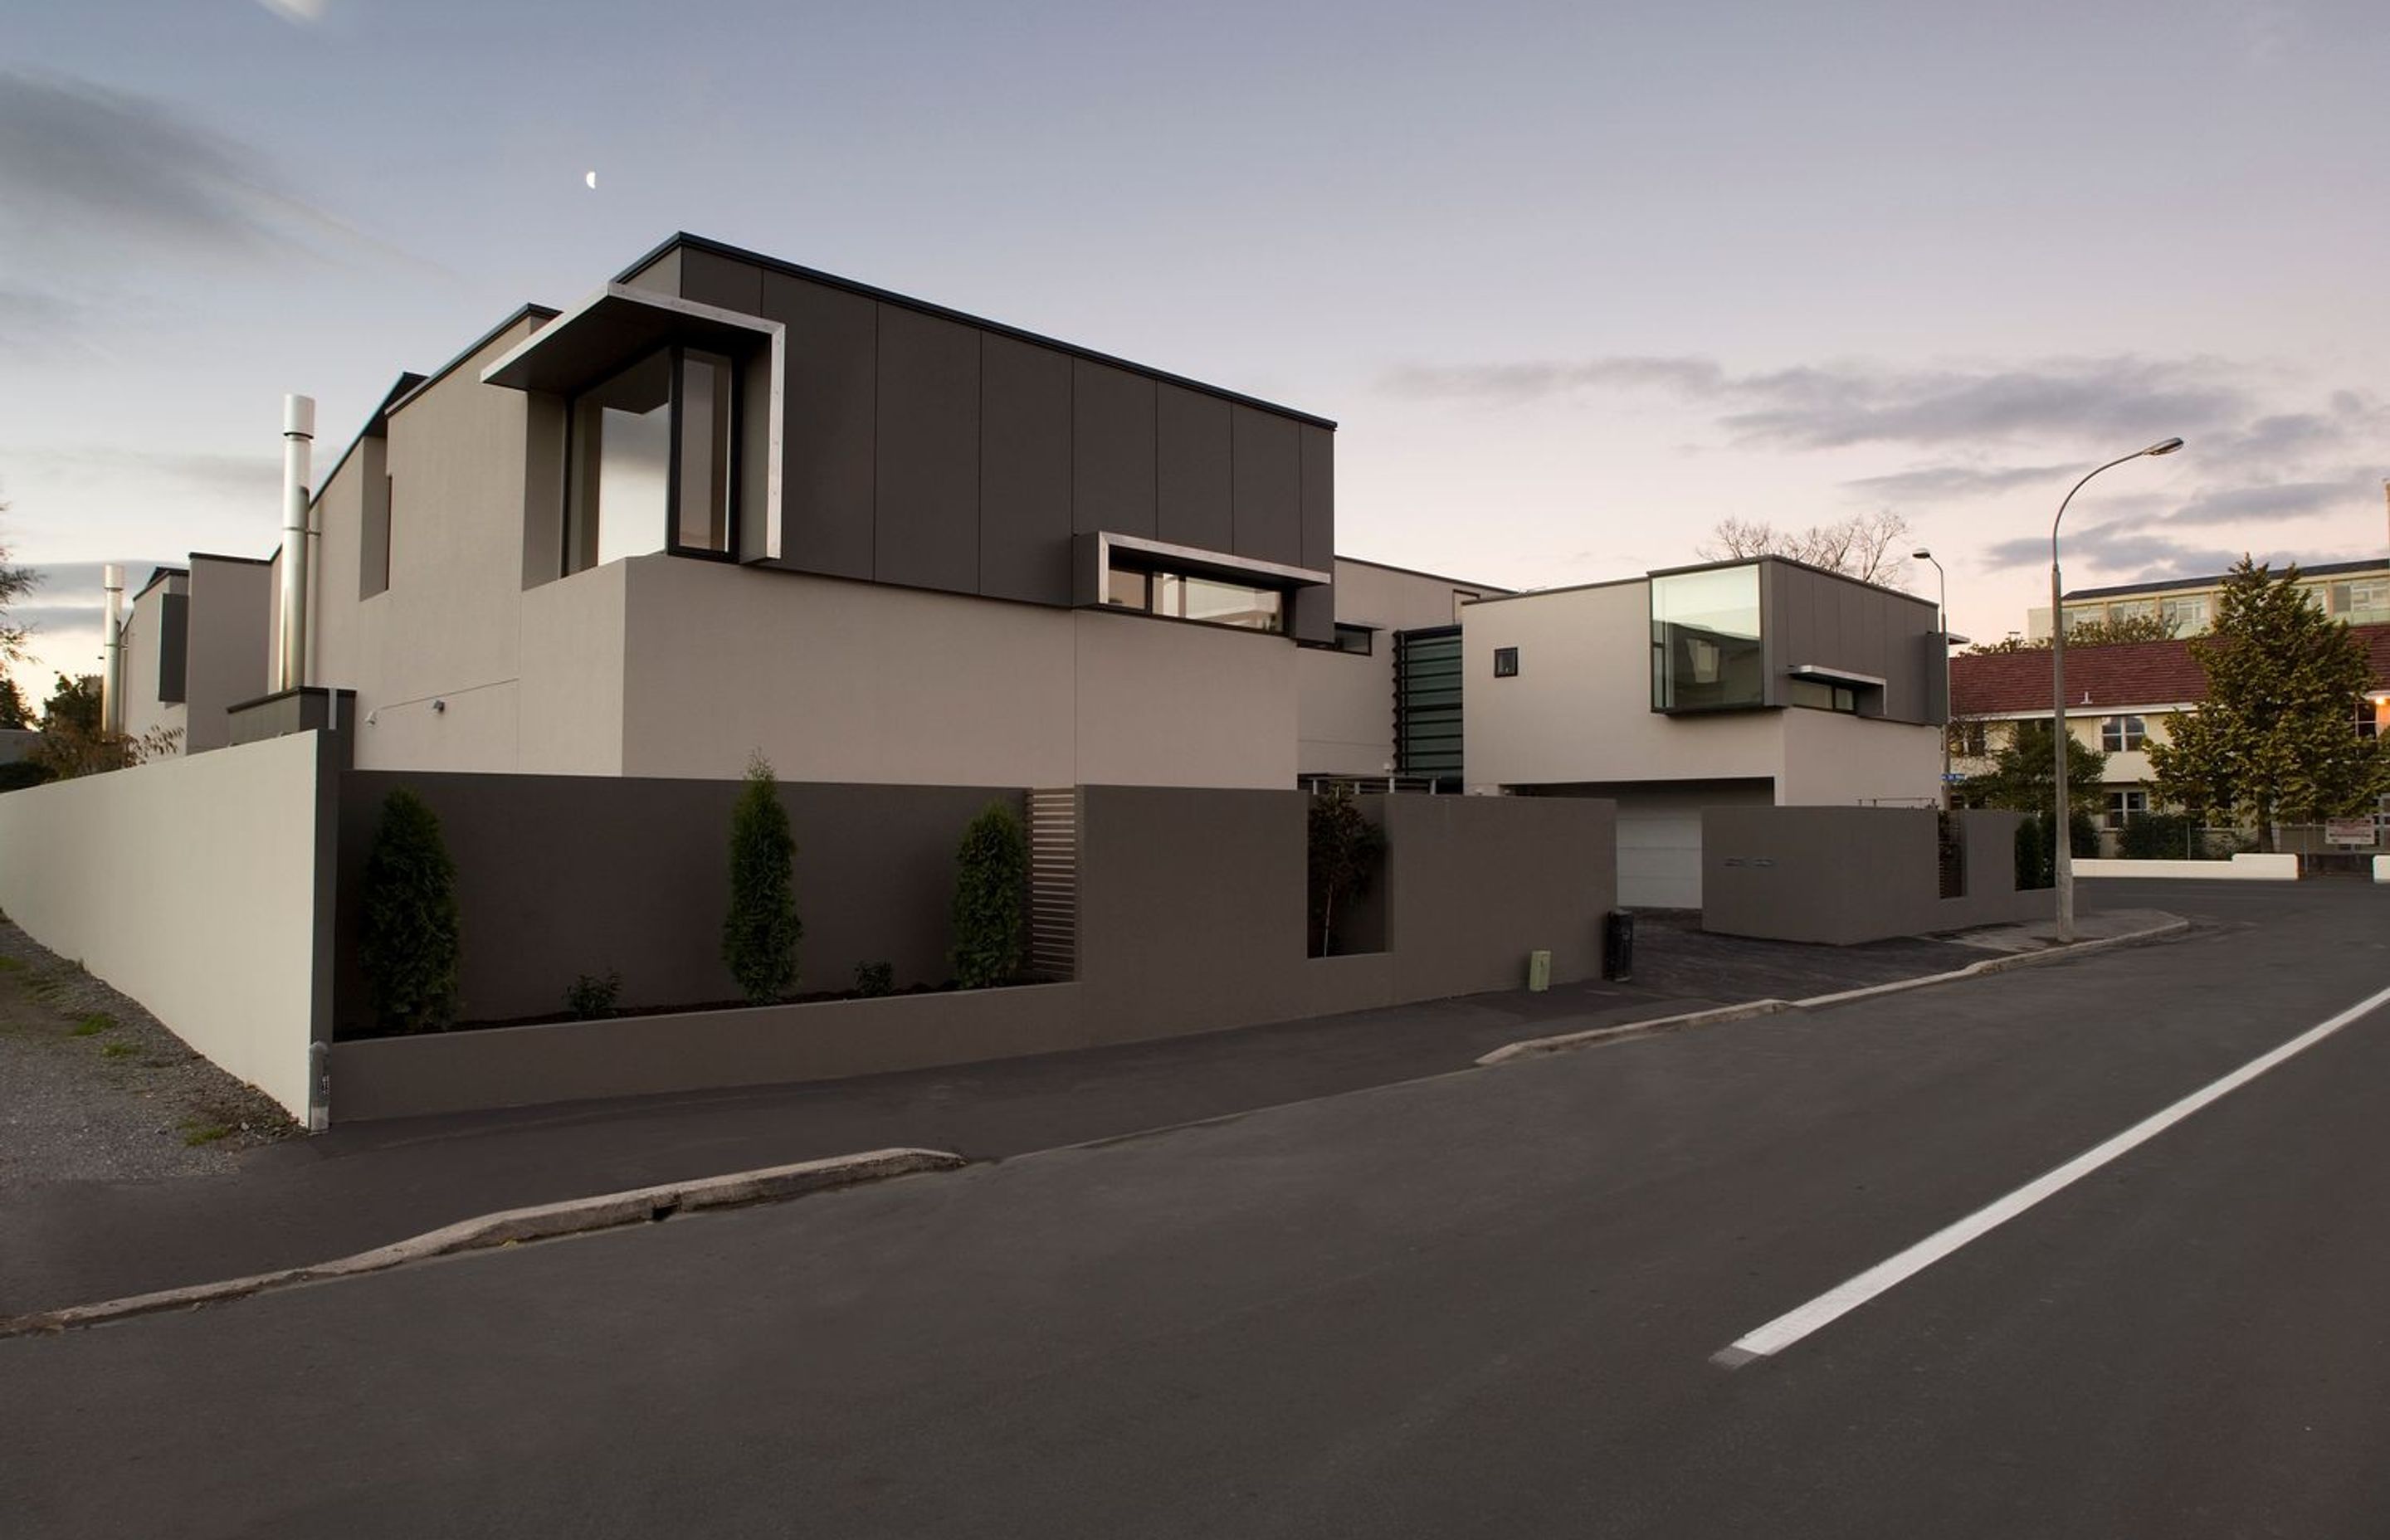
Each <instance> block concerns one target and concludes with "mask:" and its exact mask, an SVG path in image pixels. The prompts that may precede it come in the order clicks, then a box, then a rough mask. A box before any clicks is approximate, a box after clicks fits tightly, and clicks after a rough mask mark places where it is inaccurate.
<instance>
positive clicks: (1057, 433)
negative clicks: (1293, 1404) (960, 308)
mask: <svg viewBox="0 0 2390 1540" xmlns="http://www.w3.org/2000/svg"><path fill="white" fill-rule="evenodd" d="M980 414H981V422H980V454H979V464H980V532H979V591H980V592H981V593H983V594H985V595H987V596H989V597H993V598H1007V599H1028V600H1032V601H1034V602H1035V603H1039V604H1069V603H1070V602H1071V359H1070V356H1069V355H1068V354H1066V353H1057V352H1055V351H1054V350H1053V349H1052V348H1041V347H1038V346H1036V345H1035V344H1034V343H1029V342H1020V341H1015V340H1012V339H1011V338H1009V337H1001V336H997V335H996V334H995V333H993V332H991V333H986V334H984V335H983V336H982V338H981V340H980Z"/></svg>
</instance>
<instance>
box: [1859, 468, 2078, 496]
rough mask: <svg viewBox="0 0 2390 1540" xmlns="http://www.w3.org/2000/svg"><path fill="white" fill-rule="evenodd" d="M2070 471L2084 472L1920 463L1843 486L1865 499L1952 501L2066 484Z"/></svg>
mask: <svg viewBox="0 0 2390 1540" xmlns="http://www.w3.org/2000/svg"><path fill="white" fill-rule="evenodd" d="M2070 470H2073V471H2075V473H2076V474H2077V475H2080V474H2081V473H2082V471H2081V468H2080V467H2078V466H2065V465H2011V466H1975V465H1934V466H1920V467H1919V468H1916V469H1914V470H1899V471H1895V472H1893V473H1892V474H1890V475H1887V476H1861V477H1859V478H1857V480H1855V481H1844V483H1843V485H1844V486H1846V487H1848V488H1850V489H1851V491H1852V492H1853V493H1855V494H1857V495H1858V497H1859V500H1860V501H1862V502H1869V503H1883V502H1888V503H1894V504H1899V503H1952V502H1959V501H1962V500H1964V499H1967V498H1972V497H1996V496H1998V495H1999V494H2001V493H2004V492H2013V491H2015V490H2016V489H2018V488H2019V487H2028V486H2047V485H2049V484H2050V483H2051V482H2053V481H2055V482H2060V483H2061V484H2063V481H2064V478H2065V476H2066V474H2067V472H2068V471H2070Z"/></svg>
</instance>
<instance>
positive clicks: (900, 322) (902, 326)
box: [871, 304, 981, 594]
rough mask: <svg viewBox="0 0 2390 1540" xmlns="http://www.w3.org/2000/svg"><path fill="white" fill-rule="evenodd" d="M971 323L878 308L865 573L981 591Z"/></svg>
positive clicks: (975, 338)
mask: <svg viewBox="0 0 2390 1540" xmlns="http://www.w3.org/2000/svg"><path fill="white" fill-rule="evenodd" d="M980 335H981V334H980V333H979V331H978V330H976V329H975V328H973V327H966V326H962V325H959V324H957V323H956V322H953V321H948V320H943V319H941V318H939V317H937V316H934V315H924V314H920V313H919V311H911V310H906V309H903V308H901V307H899V306H896V305H886V304H883V305H881V306H880V447H879V454H878V456H877V457H876V459H877V464H878V466H879V476H880V498H879V518H878V520H877V521H876V525H875V529H874V532H873V539H872V559H871V575H872V576H873V577H875V578H877V579H878V580H879V581H880V582H882V583H902V584H910V585H912V586H914V587H919V588H944V589H948V590H951V591H953V592H956V593H962V594H970V593H976V592H977V591H978V589H979V443H980V432H979V347H980Z"/></svg>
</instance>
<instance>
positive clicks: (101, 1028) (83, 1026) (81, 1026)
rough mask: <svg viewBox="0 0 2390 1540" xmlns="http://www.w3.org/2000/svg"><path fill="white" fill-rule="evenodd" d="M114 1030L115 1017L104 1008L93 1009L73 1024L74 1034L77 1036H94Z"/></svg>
mask: <svg viewBox="0 0 2390 1540" xmlns="http://www.w3.org/2000/svg"><path fill="white" fill-rule="evenodd" d="M115 1030H116V1018H115V1017H113V1016H110V1015H109V1014H108V1012H106V1011H104V1010H95V1011H93V1012H92V1013H91V1014H90V1015H88V1016H86V1017H84V1019H83V1020H80V1021H77V1022H76V1023H75V1024H74V1034H75V1035H76V1036H77V1037H96V1036H98V1035H99V1034H100V1033H104V1032H113V1031H115Z"/></svg>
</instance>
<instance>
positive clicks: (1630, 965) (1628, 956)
mask: <svg viewBox="0 0 2390 1540" xmlns="http://www.w3.org/2000/svg"><path fill="white" fill-rule="evenodd" d="M1601 976H1602V977H1603V978H1605V979H1616V980H1619V981H1621V982H1624V981H1625V980H1628V979H1631V978H1633V977H1635V917H1634V915H1633V914H1631V913H1629V912H1628V911H1626V910H1625V909H1613V910H1611V911H1610V913H1609V914H1607V915H1605V916H1603V917H1602V921H1601Z"/></svg>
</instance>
